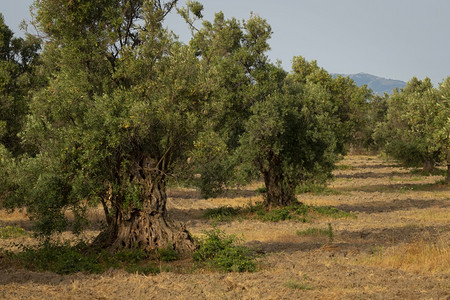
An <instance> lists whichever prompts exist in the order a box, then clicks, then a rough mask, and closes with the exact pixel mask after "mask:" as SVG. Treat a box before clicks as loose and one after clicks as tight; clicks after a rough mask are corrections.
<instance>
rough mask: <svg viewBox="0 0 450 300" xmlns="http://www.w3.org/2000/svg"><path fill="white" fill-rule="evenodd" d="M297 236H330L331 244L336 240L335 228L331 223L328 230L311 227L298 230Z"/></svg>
mask: <svg viewBox="0 0 450 300" xmlns="http://www.w3.org/2000/svg"><path fill="white" fill-rule="evenodd" d="M297 235H300V236H328V238H329V239H330V242H332V241H333V239H334V234H333V227H332V226H331V223H328V228H327V229H322V228H316V227H311V228H308V229H306V230H297Z"/></svg>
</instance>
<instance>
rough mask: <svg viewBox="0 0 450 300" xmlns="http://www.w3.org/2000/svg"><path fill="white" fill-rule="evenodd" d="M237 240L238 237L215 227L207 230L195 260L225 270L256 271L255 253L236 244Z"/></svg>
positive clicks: (200, 242)
mask: <svg viewBox="0 0 450 300" xmlns="http://www.w3.org/2000/svg"><path fill="white" fill-rule="evenodd" d="M236 242H238V240H237V238H236V237H234V236H228V235H226V234H225V233H224V232H223V231H221V230H220V229H216V228H213V229H212V230H210V231H206V232H205V238H203V239H201V240H200V241H199V248H198V250H197V251H196V252H195V253H194V256H193V257H194V260H195V261H198V262H200V263H203V264H205V265H207V266H209V267H211V268H214V269H218V270H221V271H225V272H254V271H255V270H256V261H255V258H254V255H253V254H252V253H251V251H250V250H249V249H248V248H245V247H243V246H237V245H235V243H236Z"/></svg>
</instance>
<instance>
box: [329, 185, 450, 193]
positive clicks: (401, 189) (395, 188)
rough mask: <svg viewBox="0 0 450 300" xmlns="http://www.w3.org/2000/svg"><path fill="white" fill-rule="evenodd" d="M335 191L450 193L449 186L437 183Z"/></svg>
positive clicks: (365, 186)
mask: <svg viewBox="0 0 450 300" xmlns="http://www.w3.org/2000/svg"><path fill="white" fill-rule="evenodd" d="M335 189H336V190H338V191H343V192H366V193H406V192H409V191H416V192H430V191H445V190H448V191H450V187H449V186H446V185H439V184H436V183H425V184H413V183H397V184H375V185H362V186H356V187H337V188H335Z"/></svg>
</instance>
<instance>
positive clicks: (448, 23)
mask: <svg viewBox="0 0 450 300" xmlns="http://www.w3.org/2000/svg"><path fill="white" fill-rule="evenodd" d="M32 2H33V1H32V0H0V12H1V13H2V14H3V15H4V17H5V22H6V24H7V25H8V26H9V27H10V28H11V29H12V30H13V31H14V32H15V33H16V34H18V35H23V33H20V32H19V29H18V25H19V23H20V22H21V20H23V19H26V20H29V19H30V13H29V9H28V7H29V5H30V4H31V3H32ZM200 2H201V3H203V5H204V16H205V19H207V20H210V21H212V20H213V17H214V13H215V12H218V11H220V10H221V11H223V12H224V14H225V17H227V18H231V17H235V18H236V19H238V20H244V19H248V18H249V16H250V14H251V12H253V13H254V14H257V15H259V16H261V17H263V18H265V19H266V20H267V21H268V23H269V24H270V25H271V27H272V31H273V35H272V39H271V41H270V45H271V51H270V52H269V57H270V59H271V60H272V61H273V62H275V61H277V60H281V61H282V66H283V67H284V68H285V69H286V70H288V71H289V70H290V68H291V62H292V58H293V57H294V56H299V55H300V56H303V57H305V58H306V59H307V60H317V62H318V65H319V66H321V67H323V68H324V69H326V70H327V71H328V72H330V73H340V74H355V73H360V72H364V73H369V74H372V75H376V76H380V77H385V78H390V79H397V80H403V81H408V80H409V79H411V78H412V77H413V76H416V77H418V78H419V79H423V78H425V77H429V78H431V80H432V81H433V83H434V84H435V85H437V84H438V83H440V82H442V81H443V79H445V78H446V77H447V76H450V1H449V0H427V1H425V0H308V1H307V0H278V1H273V0H226V1H224V0H203V1H202V0H200ZM183 3H184V0H180V1H179V4H183ZM167 25H168V26H169V28H170V29H172V30H173V31H174V32H175V33H176V34H178V35H179V37H180V39H181V40H183V41H185V42H186V41H188V40H189V38H190V33H189V30H188V29H187V27H186V25H185V24H184V22H183V21H182V19H181V18H180V17H179V16H177V15H175V14H172V15H171V16H169V18H168V19H167Z"/></svg>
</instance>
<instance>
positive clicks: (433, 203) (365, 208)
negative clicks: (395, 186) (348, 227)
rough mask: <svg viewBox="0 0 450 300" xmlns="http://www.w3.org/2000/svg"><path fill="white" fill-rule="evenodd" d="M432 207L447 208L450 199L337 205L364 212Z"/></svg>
mask: <svg viewBox="0 0 450 300" xmlns="http://www.w3.org/2000/svg"><path fill="white" fill-rule="evenodd" d="M430 207H439V208H446V207H450V201H447V200H415V199H409V198H408V199H405V200H393V201H391V202H385V201H372V202H366V203H361V204H356V205H348V204H342V205H339V206H336V208H337V209H339V210H343V211H346V212H363V213H367V214H373V213H383V212H394V211H402V210H410V209H414V208H419V209H425V208H430Z"/></svg>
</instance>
